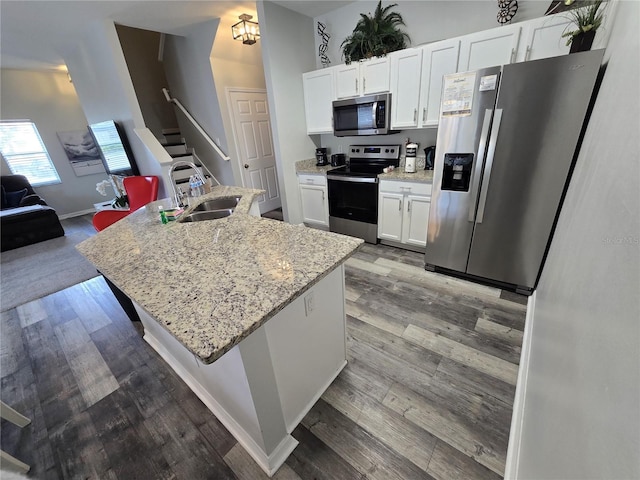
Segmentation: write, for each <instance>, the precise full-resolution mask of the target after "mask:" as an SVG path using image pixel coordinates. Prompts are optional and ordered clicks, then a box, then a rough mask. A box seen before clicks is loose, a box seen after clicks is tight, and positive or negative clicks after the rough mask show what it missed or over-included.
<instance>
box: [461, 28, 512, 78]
mask: <svg viewBox="0 0 640 480" xmlns="http://www.w3.org/2000/svg"><path fill="white" fill-rule="evenodd" d="M520 30H521V27H520V25H518V24H515V25H507V26H502V27H498V28H492V29H491V30H485V31H482V32H477V33H472V34H470V35H465V36H464V37H460V41H461V44H460V60H459V61H458V71H459V72H466V71H469V70H478V69H480V68H486V67H494V66H496V65H505V64H507V63H513V62H515V61H516V54H517V52H518V40H519V39H520Z"/></svg>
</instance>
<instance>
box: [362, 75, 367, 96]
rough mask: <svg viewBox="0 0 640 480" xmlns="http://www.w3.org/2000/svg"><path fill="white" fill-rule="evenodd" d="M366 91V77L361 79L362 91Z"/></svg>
mask: <svg viewBox="0 0 640 480" xmlns="http://www.w3.org/2000/svg"><path fill="white" fill-rule="evenodd" d="M366 91H367V79H366V78H363V79H362V92H363V93H364V92H366Z"/></svg>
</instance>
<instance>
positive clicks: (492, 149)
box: [476, 108, 502, 223]
mask: <svg viewBox="0 0 640 480" xmlns="http://www.w3.org/2000/svg"><path fill="white" fill-rule="evenodd" d="M500 122H502V109H501V108H496V113H495V115H494V117H493V127H492V128H491V138H489V148H487V164H486V166H485V167H484V176H483V178H482V189H481V190H480V201H479V202H478V215H477V217H476V223H482V219H483V218H484V206H485V204H486V203H487V192H488V191H489V180H490V178H491V169H492V168H493V157H494V155H495V153H496V142H497V141H498V132H499V131H500Z"/></svg>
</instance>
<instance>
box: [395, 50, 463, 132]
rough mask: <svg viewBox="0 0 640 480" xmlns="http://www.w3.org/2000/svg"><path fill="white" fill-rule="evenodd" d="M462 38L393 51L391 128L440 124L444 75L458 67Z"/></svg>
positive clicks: (453, 71)
mask: <svg viewBox="0 0 640 480" xmlns="http://www.w3.org/2000/svg"><path fill="white" fill-rule="evenodd" d="M459 50H460V40H458V39H453V40H445V41H442V42H436V43H432V44H429V45H426V46H424V47H421V48H408V49H406V50H400V51H398V52H393V53H392V54H390V58H391V128H421V127H430V126H437V125H438V120H439V114H440V96H441V94H442V76H443V75H446V74H449V73H455V72H456V71H457V67H458V53H459Z"/></svg>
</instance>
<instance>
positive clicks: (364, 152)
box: [348, 145, 400, 160]
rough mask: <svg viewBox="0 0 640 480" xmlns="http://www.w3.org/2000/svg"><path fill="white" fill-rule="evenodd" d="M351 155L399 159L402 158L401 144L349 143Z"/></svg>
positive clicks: (354, 156) (353, 156)
mask: <svg viewBox="0 0 640 480" xmlns="http://www.w3.org/2000/svg"><path fill="white" fill-rule="evenodd" d="M348 152H349V157H351V158H370V159H376V160H381V159H388V160H397V159H398V158H400V145H349V150H348Z"/></svg>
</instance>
